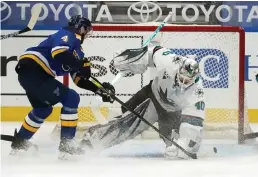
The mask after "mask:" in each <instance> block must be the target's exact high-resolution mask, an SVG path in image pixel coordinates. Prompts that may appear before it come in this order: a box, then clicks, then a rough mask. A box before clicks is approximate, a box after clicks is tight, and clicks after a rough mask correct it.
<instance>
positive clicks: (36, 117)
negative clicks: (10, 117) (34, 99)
mask: <svg viewBox="0 0 258 177" xmlns="http://www.w3.org/2000/svg"><path fill="white" fill-rule="evenodd" d="M52 110H53V108H52V107H46V108H33V110H32V111H31V112H30V113H29V114H28V115H27V116H26V117H25V119H24V122H23V124H22V126H21V128H20V130H19V133H18V134H19V136H20V137H21V138H23V139H30V138H31V137H32V136H33V135H34V134H35V133H36V131H37V130H38V129H39V128H40V126H41V124H42V123H43V122H44V120H45V119H46V118H47V117H48V116H49V115H50V114H51V113H52Z"/></svg>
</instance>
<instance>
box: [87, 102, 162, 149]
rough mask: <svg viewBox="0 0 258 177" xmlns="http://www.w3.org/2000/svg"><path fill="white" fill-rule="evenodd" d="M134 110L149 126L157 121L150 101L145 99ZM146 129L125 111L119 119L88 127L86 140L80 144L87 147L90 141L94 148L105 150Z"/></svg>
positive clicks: (145, 125) (146, 127)
mask: <svg viewBox="0 0 258 177" xmlns="http://www.w3.org/2000/svg"><path fill="white" fill-rule="evenodd" d="M134 110H135V111H136V112H137V113H139V114H140V115H141V116H143V117H144V118H145V119H146V120H148V121H149V122H150V123H151V124H154V123H155V122H157V120H158V114H157V112H156V109H155V107H154V104H153V102H152V101H151V99H146V100H145V101H144V102H143V103H142V104H140V105H139V106H138V107H137V108H135V109H134ZM148 128H149V126H148V125H147V124H146V123H144V122H143V121H141V120H140V119H139V118H138V117H136V116H135V115H134V114H133V113H131V112H129V111H127V112H125V113H124V114H123V115H122V116H121V118H119V119H116V120H113V121H110V122H109V123H108V124H105V125H96V126H93V127H90V128H89V129H88V131H87V132H86V139H85V140H84V141H82V143H85V144H86V145H88V141H89V140H90V142H91V144H92V146H93V147H94V148H96V149H105V148H108V147H111V146H114V145H116V144H119V143H121V142H124V141H126V140H129V139H133V138H134V137H136V136H137V135H139V134H141V133H142V132H143V131H145V130H147V129H148Z"/></svg>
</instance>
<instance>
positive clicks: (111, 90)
mask: <svg viewBox="0 0 258 177" xmlns="http://www.w3.org/2000/svg"><path fill="white" fill-rule="evenodd" d="M102 86H103V87H104V89H105V90H106V91H107V92H108V93H107V92H105V91H104V90H102V89H98V90H97V92H96V94H98V95H99V96H101V97H102V101H103V102H110V103H113V102H114V99H113V98H112V97H111V96H110V94H109V93H112V94H115V92H116V91H115V88H114V87H113V85H111V84H110V83H108V82H103V83H102Z"/></svg>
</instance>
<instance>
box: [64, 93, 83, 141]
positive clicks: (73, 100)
mask: <svg viewBox="0 0 258 177" xmlns="http://www.w3.org/2000/svg"><path fill="white" fill-rule="evenodd" d="M61 103H62V104H63V107H62V109H61V116H60V120H61V139H64V138H65V139H72V138H74V136H75V133H76V127H77V124H78V116H77V110H78V105H79V103H80V96H79V94H78V93H77V92H76V91H74V90H72V89H70V90H69V92H68V93H67V95H66V97H65V98H64V99H63V100H62V102H61Z"/></svg>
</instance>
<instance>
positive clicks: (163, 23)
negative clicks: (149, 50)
mask: <svg viewBox="0 0 258 177" xmlns="http://www.w3.org/2000/svg"><path fill="white" fill-rule="evenodd" d="M172 14H173V13H172V12H169V14H168V16H167V17H166V18H165V19H164V21H163V22H162V23H161V24H160V25H159V26H158V27H157V29H156V30H155V31H154V32H153V34H152V35H151V36H150V37H149V38H148V39H147V40H146V41H145V42H144V44H143V45H142V47H145V46H147V45H148V44H149V43H150V41H151V40H152V39H153V38H154V37H156V35H157V34H158V33H159V31H160V30H161V28H162V27H163V26H164V25H165V24H166V23H167V22H168V20H169V19H170V18H171V17H172ZM125 75H126V73H122V72H119V73H118V74H117V75H116V77H115V78H114V79H113V80H112V81H111V82H110V83H111V84H112V85H114V84H115V83H116V82H118V81H119V80H120V79H121V78H122V77H124V76H125Z"/></svg>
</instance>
